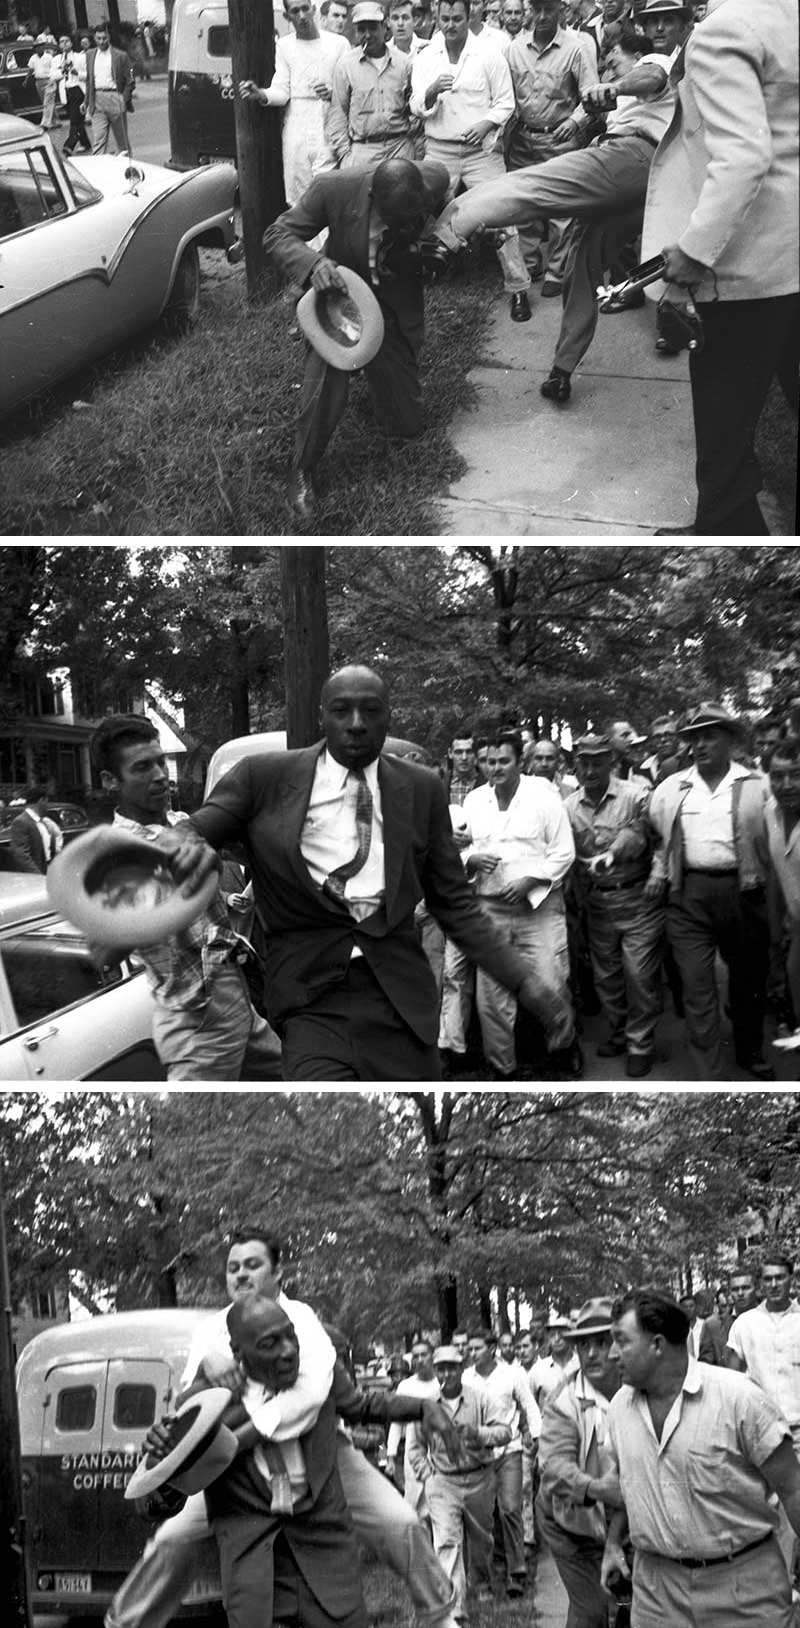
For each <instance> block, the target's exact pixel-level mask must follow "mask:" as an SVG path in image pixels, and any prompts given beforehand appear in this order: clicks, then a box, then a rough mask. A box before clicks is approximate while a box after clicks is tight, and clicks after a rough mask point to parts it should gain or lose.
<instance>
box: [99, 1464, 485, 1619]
mask: <svg viewBox="0 0 800 1628" xmlns="http://www.w3.org/2000/svg"><path fill="white" fill-rule="evenodd" d="M336 1459H337V1467H338V1470H339V1477H340V1480H341V1483H342V1488H343V1490H344V1495H345V1499H346V1502H347V1504H348V1507H349V1509H350V1512H351V1514H352V1517H353V1524H354V1526H355V1528H356V1534H357V1536H358V1537H359V1539H360V1540H361V1541H362V1542H364V1543H365V1544H368V1545H369V1546H370V1547H371V1548H372V1549H374V1550H375V1552H376V1553H377V1554H378V1557H379V1558H380V1559H381V1560H382V1561H383V1562H384V1564H385V1565H387V1566H391V1567H392V1569H393V1570H394V1571H396V1572H397V1574H398V1576H399V1577H401V1578H402V1579H403V1581H404V1582H405V1584H406V1586H407V1588H408V1591H409V1593H410V1595H411V1598H412V1600H413V1602H414V1608H415V1611H416V1615H417V1620H418V1622H419V1623H420V1624H421V1625H422V1628H434V1625H435V1624H438V1623H440V1622H444V1621H445V1619H447V1618H448V1617H449V1615H450V1611H451V1608H452V1601H453V1588H452V1584H451V1583H450V1582H449V1581H448V1579H447V1578H446V1577H445V1575H444V1572H443V1570H442V1567H441V1566H440V1565H439V1562H438V1561H437V1559H436V1555H435V1554H434V1551H433V1547H432V1544H431V1541H430V1538H429V1537H428V1535H427V1532H426V1531H425V1529H424V1527H423V1526H422V1525H421V1524H420V1522H419V1521H418V1520H417V1519H416V1517H415V1515H414V1513H413V1511H412V1510H411V1509H410V1508H409V1506H408V1505H407V1504H406V1503H405V1502H404V1500H403V1499H402V1498H401V1496H400V1494H399V1492H397V1490H396V1488H392V1486H391V1483H390V1482H389V1481H387V1480H386V1478H385V1476H382V1475H381V1474H380V1472H379V1471H378V1470H375V1469H373V1468H372V1466H371V1465H370V1464H368V1463H367V1461H366V1459H365V1458H364V1455H363V1453H358V1452H357V1451H356V1449H355V1448H354V1447H353V1445H352V1443H351V1442H349V1441H348V1440H347V1438H346V1437H345V1436H344V1435H342V1434H341V1433H340V1435H339V1437H338V1441H337V1450H336ZM217 1574H218V1559H217V1544H216V1540H215V1539H214V1537H213V1536H212V1534H211V1530H210V1528H209V1525H208V1518H207V1515H206V1501H205V1497H204V1495H203V1493H202V1492H199V1493H195V1494H194V1496H193V1497H191V1498H189V1499H187V1501H186V1504H185V1505H184V1507H183V1509H182V1510H181V1511H180V1513H179V1514H178V1515H174V1516H173V1517H172V1518H171V1519H170V1520H168V1521H164V1522H163V1524H162V1525H161V1526H159V1527H158V1528H157V1529H156V1532H155V1535H154V1536H153V1537H152V1538H151V1539H150V1541H149V1543H148V1544H147V1546H146V1548H145V1551H144V1554H143V1555H142V1557H141V1559H140V1560H139V1561H137V1563H136V1565H135V1566H134V1568H133V1570H132V1571H131V1572H130V1573H129V1575H128V1577H126V1579H125V1582H124V1583H123V1585H122V1587H121V1589H119V1591H118V1592H117V1594H116V1595H115V1597H114V1600H113V1601H112V1603H111V1605H110V1606H109V1608H108V1611H107V1612H106V1617H105V1622H106V1628H166V1624H167V1623H168V1622H169V1621H170V1620H171V1618H172V1617H173V1616H174V1615H175V1613H176V1611H177V1609H178V1607H179V1605H180V1603H181V1600H182V1599H183V1598H184V1596H185V1595H186V1594H187V1593H188V1591H189V1589H190V1588H191V1586H192V1583H193V1582H195V1581H197V1580H199V1579H200V1578H206V1577H207V1578H208V1579H209V1580H213V1579H214V1577H215V1576H216V1575H217Z"/></svg>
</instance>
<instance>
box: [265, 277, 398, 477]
mask: <svg viewBox="0 0 800 1628" xmlns="http://www.w3.org/2000/svg"><path fill="white" fill-rule="evenodd" d="M381 310H382V312H383V320H384V336H383V344H382V345H381V348H380V350H379V351H378V354H377V356H375V357H373V360H372V361H371V362H368V363H367V366H366V367H365V368H364V370H363V371H364V377H365V378H366V381H367V389H368V390H369V394H370V398H371V401H372V408H373V412H374V414H375V419H376V422H377V425H378V428H379V429H380V430H382V431H383V433H384V435H388V436H397V437H398V438H399V439H400V440H403V441H410V440H413V439H414V437H415V436H418V435H421V434H422V430H423V427H424V426H423V417H422V385H421V383H420V376H419V356H420V351H421V349H422V334H423V330H422V323H420V324H419V327H414V328H412V329H410V330H409V329H407V328H404V327H403V326H402V325H401V323H400V322H399V321H398V319H397V316H396V315H395V313H394V311H392V310H390V309H389V307H388V306H385V305H381ZM349 389H350V375H349V374H348V373H345V372H343V371H342V369H341V368H338V367H329V366H328V364H327V362H326V361H325V360H324V359H323V357H321V356H320V355H319V354H318V353H317V351H315V350H314V349H313V347H312V346H311V345H306V348H305V366H304V371H303V384H302V388H301V392H300V418H299V420H298V424H297V429H296V431H295V444H294V463H295V466H296V468H298V469H304V470H306V471H307V472H308V471H310V470H312V469H314V468H315V467H316V465H317V464H318V463H319V461H320V458H321V457H322V454H323V452H324V451H325V448H326V446H327V445H328V442H329V441H330V439H331V436H332V435H333V432H334V430H335V429H336V426H337V424H338V423H339V420H340V418H341V417H342V414H343V413H344V410H345V408H346V406H347V397H348V394H349Z"/></svg>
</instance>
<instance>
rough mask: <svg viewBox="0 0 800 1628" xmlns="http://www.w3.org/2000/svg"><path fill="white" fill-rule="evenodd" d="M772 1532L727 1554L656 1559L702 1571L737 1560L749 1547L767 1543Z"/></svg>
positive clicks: (671, 1556)
mask: <svg viewBox="0 0 800 1628" xmlns="http://www.w3.org/2000/svg"><path fill="white" fill-rule="evenodd" d="M771 1537H772V1532H764V1533H763V1534H762V1536H761V1537H760V1538H754V1539H753V1542H752V1543H746V1544H745V1546H744V1548H743V1549H733V1550H731V1553H730V1554H727V1555H712V1556H711V1558H710V1559H695V1558H694V1557H693V1556H691V1555H687V1556H686V1557H685V1558H680V1557H679V1556H678V1555H658V1556H657V1557H656V1558H657V1559H658V1560H674V1562H675V1565H676V1566H685V1568H686V1570H687V1571H701V1570H702V1571H704V1570H705V1569H706V1567H707V1566H726V1565H728V1564H729V1562H730V1561H731V1560H738V1559H739V1557H740V1555H749V1553H750V1551H751V1549H760V1548H761V1545H762V1543H769V1540H770V1538H771Z"/></svg>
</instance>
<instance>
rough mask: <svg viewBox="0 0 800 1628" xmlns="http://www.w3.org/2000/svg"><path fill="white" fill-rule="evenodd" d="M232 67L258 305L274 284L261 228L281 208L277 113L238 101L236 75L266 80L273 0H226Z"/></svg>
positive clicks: (248, 258)
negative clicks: (268, 267)
mask: <svg viewBox="0 0 800 1628" xmlns="http://www.w3.org/2000/svg"><path fill="white" fill-rule="evenodd" d="M228 16H229V19H230V29H231V72H232V76H233V83H234V86H235V87H236V94H235V98H234V104H233V111H234V118H235V121H236V162H237V165H238V169H239V192H240V197H241V206H242V236H243V238H244V252H245V269H246V272H247V297H248V299H249V300H250V301H251V302H252V303H253V304H259V305H263V304H264V303H265V302H266V300H267V299H268V298H269V297H270V295H271V294H272V292H273V291H274V287H275V279H274V277H273V275H272V274H271V273H270V272H269V271H268V270H267V264H266V260H265V258H264V245H263V242H262V239H263V236H264V231H265V229H266V227H267V226H269V225H270V222H271V221H273V220H274V219H275V217H276V215H279V214H280V213H281V210H282V209H283V208H284V204H285V198H284V194H283V163H282V159H281V115H280V111H279V110H278V109H275V108H263V107H261V106H259V104H258V102H243V101H242V99H241V97H240V96H239V91H238V86H239V80H240V79H254V80H255V82H256V84H257V85H262V86H264V85H268V84H269V83H270V80H271V79H272V75H273V73H274V72H275V18H274V12H273V8H272V0H229V4H228Z"/></svg>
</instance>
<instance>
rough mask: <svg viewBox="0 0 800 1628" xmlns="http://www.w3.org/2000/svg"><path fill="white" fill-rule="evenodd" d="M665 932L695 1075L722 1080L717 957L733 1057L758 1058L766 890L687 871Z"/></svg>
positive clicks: (731, 878) (761, 1030) (766, 952)
mask: <svg viewBox="0 0 800 1628" xmlns="http://www.w3.org/2000/svg"><path fill="white" fill-rule="evenodd" d="M667 933H668V935H669V940H670V943H671V945H672V948H673V951H674V954H675V960H676V961H677V963H678V967H679V970H680V975H681V982H682V984H683V1006H684V1017H685V1020H686V1038H687V1043H688V1047H689V1054H690V1056H691V1058H692V1062H693V1064H694V1066H695V1068H696V1071H697V1077H698V1079H707V1080H724V1079H725V1078H726V1075H725V1065H724V1060H723V1046H722V1034H721V1025H720V1013H719V1001H718V998H717V985H716V979H715V975H714V958H715V955H716V953H717V951H719V954H720V955H721V956H722V959H723V961H724V962H725V964H726V966H727V968H728V1000H729V1004H730V1009H731V1022H732V1025H733V1042H734V1048H735V1052H736V1056H737V1058H741V1059H744V1058H748V1057H753V1056H758V1054H759V1053H760V1051H761V1043H762V1040H763V1034H764V1009H765V991H766V983H767V971H768V964H769V926H768V923H767V908H766V902H765V899H764V894H763V891H762V890H761V889H757V890H755V891H754V892H753V893H741V892H740V890H739V879H738V876H736V875H720V876H710V875H706V874H704V873H702V872H699V871H698V872H692V871H690V872H688V873H687V875H686V876H685V877H684V882H683V888H682V890H681V892H680V893H679V894H677V896H675V897H674V898H673V897H671V898H670V901H669V905H668V906H667Z"/></svg>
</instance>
